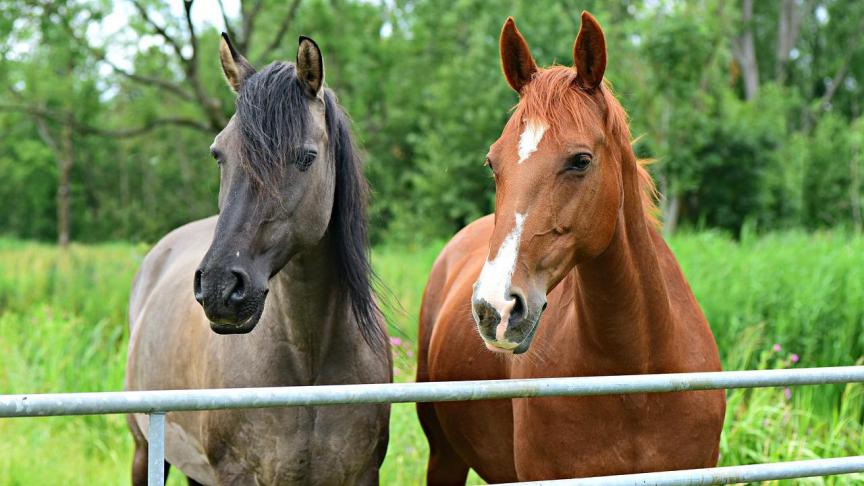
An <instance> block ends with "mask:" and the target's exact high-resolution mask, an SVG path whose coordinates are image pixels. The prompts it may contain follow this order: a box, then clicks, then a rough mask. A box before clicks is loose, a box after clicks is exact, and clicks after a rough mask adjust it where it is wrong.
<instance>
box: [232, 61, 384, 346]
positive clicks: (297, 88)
mask: <svg viewBox="0 0 864 486" xmlns="http://www.w3.org/2000/svg"><path fill="white" fill-rule="evenodd" d="M323 98H324V103H325V108H324V110H325V123H326V127H327V135H328V147H327V150H328V152H329V154H328V155H329V156H330V157H331V159H332V160H333V162H334V164H335V177H336V187H335V191H334V201H333V210H332V213H331V215H330V223H329V225H328V227H327V232H328V233H329V236H330V238H329V239H330V242H331V245H332V254H333V261H332V265H333V268H334V269H335V272H336V282H335V283H336V285H337V286H338V287H339V288H338V290H339V291H340V294H341V295H342V296H344V297H345V298H346V299H348V301H349V302H350V306H351V313H352V315H353V317H354V320H355V321H356V322H357V325H358V326H359V328H360V332H361V334H362V335H363V338H364V340H366V342H367V343H368V344H369V345H371V346H372V347H373V349H380V347H379V346H378V344H380V343H383V342H384V340H385V336H384V330H383V329H382V327H381V325H380V321H379V319H380V316H381V311H380V309H379V308H378V304H377V301H376V299H375V292H374V290H373V282H374V281H375V275H374V272H373V270H372V265H371V263H370V259H369V238H368V229H367V223H366V204H367V194H368V186H367V184H366V179H365V177H364V176H363V169H362V164H361V160H360V158H359V156H358V154H357V149H356V147H355V145H354V140H353V136H352V133H351V121H350V119H349V118H348V116H347V115H346V113H345V111H344V110H343V109H342V107H341V106H340V105H339V103H338V101H337V99H336V95H335V94H334V93H333V92H332V91H331V90H330V89H328V88H325V89H324V93H323ZM307 100H308V95H307V94H306V92H305V91H304V88H303V86H302V85H301V84H300V81H299V79H298V78H297V74H296V67H295V66H294V64H291V63H287V62H274V63H272V64H270V65H268V66H267V67H265V68H264V69H262V70H261V71H259V72H257V73H256V74H254V75H252V76H251V77H249V78H248V79H247V80H246V81H245V82H244V83H243V85H242V87H241V89H240V92H239V93H238V96H237V112H236V113H237V116H236V121H237V123H238V126H239V129H240V134H241V139H242V143H241V145H242V147H241V149H240V163H241V166H242V167H243V168H244V169H245V170H246V172H247V173H248V174H249V175H250V177H251V178H252V181H253V183H254V184H255V185H256V186H257V187H258V188H259V189H262V190H265V191H266V190H271V191H275V188H276V187H278V185H279V184H280V182H281V178H282V177H285V176H286V174H288V173H290V172H289V171H286V170H285V169H286V168H287V167H288V166H289V165H291V164H294V163H295V162H297V161H298V158H299V156H300V149H302V143H303V140H304V137H305V134H306V130H307V129H308V126H309V123H310V117H309V110H308V109H307V103H308V101H307ZM298 170H305V169H304V168H303V167H300V166H298Z"/></svg>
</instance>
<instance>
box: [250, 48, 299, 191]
mask: <svg viewBox="0 0 864 486" xmlns="http://www.w3.org/2000/svg"><path fill="white" fill-rule="evenodd" d="M236 120H237V125H238V128H239V131H240V141H241V147H240V163H241V165H242V166H243V168H244V169H245V170H246V171H247V172H248V173H249V175H250V176H251V177H252V179H253V181H254V182H255V183H256V184H257V185H259V186H261V187H273V186H275V184H277V183H278V182H279V179H280V178H281V177H282V176H283V175H284V171H285V169H286V168H287V167H288V165H289V164H292V163H293V162H294V161H295V160H297V157H298V156H299V154H298V150H300V149H301V148H302V144H303V141H304V139H305V136H306V130H307V128H308V126H309V108H308V104H307V98H306V94H305V93H304V91H303V88H302V86H301V85H300V82H299V80H298V79H297V73H296V68H295V66H294V64H292V63H288V62H274V63H272V64H270V65H268V66H267V67H265V68H264V69H262V70H261V71H259V72H257V73H255V74H253V75H252V76H251V77H249V78H248V79H246V81H245V82H244V83H243V85H242V86H241V88H240V91H239V93H238V95H237V115H236Z"/></svg>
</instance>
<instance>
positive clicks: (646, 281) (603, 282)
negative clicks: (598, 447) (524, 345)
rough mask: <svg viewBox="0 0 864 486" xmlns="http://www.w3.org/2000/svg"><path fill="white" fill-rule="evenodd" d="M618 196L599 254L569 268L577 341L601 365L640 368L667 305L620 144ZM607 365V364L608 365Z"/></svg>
mask: <svg viewBox="0 0 864 486" xmlns="http://www.w3.org/2000/svg"><path fill="white" fill-rule="evenodd" d="M622 152H623V153H624V157H623V159H624V160H623V162H622V166H623V167H622V182H623V193H624V201H623V204H622V208H621V210H620V211H619V217H618V221H617V224H616V229H615V234H614V236H613V238H612V241H611V243H610V244H609V247H608V248H607V249H606V250H605V251H604V252H603V254H601V255H600V256H599V257H597V258H594V259H592V260H590V261H587V262H584V263H581V264H579V265H577V267H576V268H575V269H574V271H573V274H572V276H573V278H574V279H576V281H577V282H578V285H574V289H575V290H574V291H575V292H576V295H575V299H574V302H575V303H576V313H577V317H578V324H577V333H578V334H579V343H580V345H581V347H583V348H588V349H590V350H592V351H594V352H596V353H597V356H601V357H604V359H603V362H604V363H605V367H606V368H607V369H606V370H605V371H608V372H618V373H640V372H642V373H644V372H647V371H649V370H650V368H651V358H652V352H653V351H656V350H657V349H659V348H660V345H661V343H662V342H663V340H664V339H665V337H666V336H667V335H668V333H669V326H670V323H671V315H672V312H671V308H670V305H669V296H668V291H667V288H666V283H665V280H664V279H663V276H662V271H661V268H660V262H659V259H658V255H657V251H656V249H655V246H654V241H653V240H652V235H651V232H652V231H653V230H652V229H651V228H650V225H649V223H648V221H647V220H646V217H645V214H644V208H643V204H642V188H641V187H640V183H639V175H638V173H637V161H636V157H635V156H634V155H633V152H632V150H631V149H630V147H629V144H628V145H627V146H626V148H624V149H623V150H622ZM608 368H613V369H608Z"/></svg>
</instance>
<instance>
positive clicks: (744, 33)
mask: <svg viewBox="0 0 864 486" xmlns="http://www.w3.org/2000/svg"><path fill="white" fill-rule="evenodd" d="M229 3H231V2H226V4H225V5H223V3H222V2H221V1H217V0H208V1H204V0H198V1H195V2H192V1H189V0H187V1H185V2H182V4H181V3H180V2H179V1H177V2H173V3H168V4H166V3H164V2H159V1H150V0H118V2H109V1H106V0H90V1H83V0H66V1H11V0H0V56H2V57H0V201H2V210H0V235H5V236H10V237H17V238H28V239H40V240H56V241H58V242H59V243H61V244H65V243H67V242H68V241H69V240H76V241H102V240H135V241H149V242H152V241H155V240H157V239H158V238H159V237H161V235H163V234H164V233H166V232H167V231H169V230H171V229H172V228H174V227H176V226H179V225H181V224H183V223H185V222H187V221H190V220H193V219H196V218H200V217H204V216H207V215H210V214H213V213H215V212H216V191H217V187H218V171H217V167H216V164H215V162H213V161H212V159H211V158H210V157H209V155H208V148H209V145H210V143H211V142H212V139H213V137H214V135H215V134H216V133H218V131H219V130H220V129H221V128H222V127H223V126H224V124H225V123H226V121H227V119H228V118H229V117H230V116H231V114H232V112H233V109H234V106H233V95H232V94H231V92H230V91H229V90H228V88H227V87H226V86H225V84H224V81H223V79H222V74H221V69H220V67H219V61H218V55H217V53H218V34H219V32H220V31H227V32H228V33H229V34H230V35H231V36H232V38H233V39H234V42H235V44H236V45H237V47H238V48H239V50H240V51H241V52H244V53H245V54H246V57H247V58H249V59H250V60H251V61H252V62H253V64H255V65H257V66H258V67H260V66H263V65H264V64H266V63H268V62H270V61H272V60H293V58H294V56H295V52H296V46H297V36H298V35H300V34H303V35H308V36H310V37H313V38H314V39H316V41H317V42H318V43H319V44H320V46H321V48H322V50H323V53H324V59H325V65H326V81H327V83H328V84H329V86H330V87H332V88H333V89H334V90H335V91H336V93H337V94H338V95H339V96H340V98H341V102H342V104H343V105H344V106H345V107H346V108H347V110H348V112H349V113H350V114H351V116H352V118H353V120H354V126H355V132H356V134H357V136H358V141H359V143H360V145H361V146H362V148H363V149H364V153H365V159H366V173H367V175H368V177H369V180H370V183H371V186H372V188H373V191H374V192H373V200H372V206H371V214H372V223H371V226H372V230H373V237H374V239H375V241H376V242H381V241H383V240H386V241H391V240H392V241H411V240H426V239H441V238H446V237H449V236H450V235H452V234H453V233H454V232H455V231H457V230H458V229H459V228H461V227H462V226H463V225H465V224H466V223H468V222H470V221H471V220H472V219H474V218H476V217H478V216H480V215H483V214H485V213H488V212H491V211H492V210H493V201H494V199H493V195H494V186H493V184H492V181H491V179H490V178H489V176H488V174H487V172H486V170H485V169H484V168H483V167H482V164H483V160H484V155H485V153H486V151H487V149H488V146H489V145H490V144H491V143H492V142H493V141H494V140H495V139H496V138H497V137H498V135H499V134H500V131H501V129H502V128H503V126H504V123H505V121H506V119H507V117H508V113H509V109H510V108H511V107H512V106H513V105H514V104H515V102H516V100H517V99H516V95H515V94H514V93H513V92H512V91H510V89H509V88H508V87H507V84H506V82H505V81H504V79H503V76H502V74H501V70H500V64H499V58H498V43H497V40H498V33H499V31H500V28H501V25H502V23H503V21H504V19H505V18H506V17H507V16H508V15H512V16H514V17H515V18H516V21H517V23H518V25H519V28H520V30H521V31H522V33H523V34H524V35H525V37H526V38H527V40H528V42H529V44H530V45H531V47H532V51H533V54H534V56H535V58H536V59H537V61H538V63H539V64H541V65H548V64H551V63H553V62H557V63H560V64H571V63H572V54H571V53H572V44H573V40H574V39H575V36H576V33H577V32H578V30H579V14H580V12H581V10H583V9H586V10H589V11H591V12H592V13H593V14H594V15H595V16H596V17H597V18H598V20H599V21H600V22H601V24H602V25H603V27H604V29H605V32H606V36H607V43H608V59H609V62H608V69H607V73H606V74H607V78H608V79H609V80H610V81H611V82H612V84H613V85H614V88H615V90H616V92H617V94H618V96H619V98H620V99H621V101H622V103H623V105H624V106H625V108H626V109H627V110H628V112H629V114H630V116H631V129H632V132H633V135H634V137H637V138H638V140H637V141H636V149H637V153H638V154H639V155H640V156H643V157H650V158H654V159H656V162H655V164H654V165H653V166H652V172H653V174H654V176H655V178H656V179H657V181H658V185H659V187H660V189H661V191H662V192H663V194H665V198H664V199H663V200H662V201H661V208H662V212H663V214H662V218H663V221H664V224H665V228H666V231H667V232H671V231H674V230H675V229H676V228H678V227H681V226H696V227H699V228H702V227H710V228H720V229H723V230H727V231H729V232H730V233H731V234H733V235H737V234H739V232H740V231H741V228H742V227H743V226H747V227H750V228H753V227H755V228H757V229H758V230H762V229H765V230H770V229H785V228H790V227H804V228H807V229H815V228H821V227H828V226H831V227H835V226H841V227H846V228H852V229H854V230H857V231H860V230H861V227H862V211H861V206H862V199H864V184H862V166H864V161H862V145H864V121H862V90H864V86H862V85H864V35H862V34H864V2H861V1H856V0H776V1H754V0H741V1H723V0H703V1H671V0H651V1H639V0H633V1H624V0H618V1H589V0H585V1H568V2H563V1H561V2H552V1H531V2H515V1H503V0H456V1H452V2H444V1H433V0H381V1H374V2H370V1H346V0H329V1H328V0H288V1H282V0H278V1H277V0H247V1H243V2H242V3H240V4H239V5H236V4H231V5H229ZM205 14H206V15H205ZM202 19H203V20H202ZM207 19H211V20H207ZM213 19H215V20H213ZM118 22H119V24H120V25H118ZM111 26H113V27H114V28H113V30H112V29H110V28H109V27H111ZM106 31H110V32H109V33H108V34H105V32H106Z"/></svg>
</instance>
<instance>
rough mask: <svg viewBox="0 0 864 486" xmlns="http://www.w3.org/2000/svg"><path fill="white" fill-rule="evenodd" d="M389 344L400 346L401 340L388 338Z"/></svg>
mask: <svg viewBox="0 0 864 486" xmlns="http://www.w3.org/2000/svg"><path fill="white" fill-rule="evenodd" d="M390 344H391V345H392V346H401V345H402V340H401V339H399V338H398V337H391V338H390Z"/></svg>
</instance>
